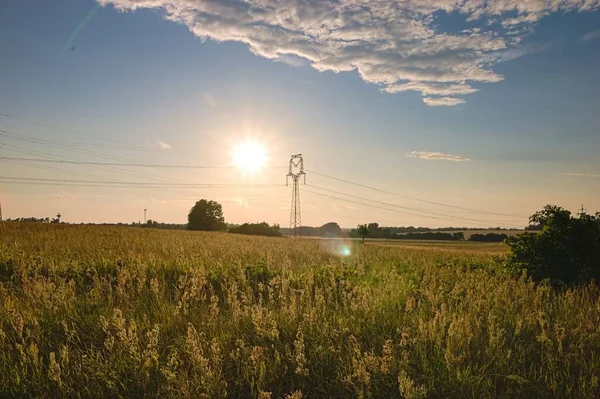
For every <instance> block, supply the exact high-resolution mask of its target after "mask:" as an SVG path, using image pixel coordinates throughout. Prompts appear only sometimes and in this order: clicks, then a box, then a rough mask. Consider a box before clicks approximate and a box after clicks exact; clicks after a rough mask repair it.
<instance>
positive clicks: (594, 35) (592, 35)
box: [579, 29, 600, 42]
mask: <svg viewBox="0 0 600 399" xmlns="http://www.w3.org/2000/svg"><path fill="white" fill-rule="evenodd" d="M594 39H600V29H598V30H594V31H592V32H588V33H586V34H585V35H583V36H581V37H580V38H579V40H581V41H583V42H587V41H588V40H594Z"/></svg>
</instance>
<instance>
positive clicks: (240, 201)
mask: <svg viewBox="0 0 600 399" xmlns="http://www.w3.org/2000/svg"><path fill="white" fill-rule="evenodd" d="M233 202H235V203H236V204H237V205H239V206H243V207H244V208H249V207H250V205H249V204H248V201H246V200H245V199H244V198H239V197H238V198H234V199H233Z"/></svg>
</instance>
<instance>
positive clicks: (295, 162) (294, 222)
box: [285, 154, 306, 237]
mask: <svg viewBox="0 0 600 399" xmlns="http://www.w3.org/2000/svg"><path fill="white" fill-rule="evenodd" d="M302 176H304V184H306V173H304V161H303V159H302V154H296V155H292V157H291V158H290V169H289V172H288V174H287V176H286V177H285V185H286V186H287V185H288V180H289V178H290V177H291V178H292V181H293V183H294V187H293V190H292V207H291V210H290V229H291V230H292V236H294V237H296V236H301V235H302V231H301V227H302V217H301V215H300V184H299V181H300V177H302Z"/></svg>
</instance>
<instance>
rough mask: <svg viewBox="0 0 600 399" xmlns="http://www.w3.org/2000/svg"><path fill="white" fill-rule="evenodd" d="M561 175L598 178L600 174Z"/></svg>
mask: <svg viewBox="0 0 600 399" xmlns="http://www.w3.org/2000/svg"><path fill="white" fill-rule="evenodd" d="M563 176H573V177H593V178H600V174H596V173H573V172H570V173H563Z"/></svg>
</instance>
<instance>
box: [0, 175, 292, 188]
mask: <svg viewBox="0 0 600 399" xmlns="http://www.w3.org/2000/svg"><path fill="white" fill-rule="evenodd" d="M0 180H6V182H11V181H14V182H21V183H53V184H63V183H64V184H70V183H73V184H90V185H96V184H111V185H118V186H125V187H128V186H129V187H138V186H139V187H169V188H176V187H202V188H228V187H282V186H283V185H282V184H268V183H267V184H262V183H153V182H134V181H119V180H115V181H110V180H105V181H94V180H74V179H47V178H38V177H15V176H0Z"/></svg>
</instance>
